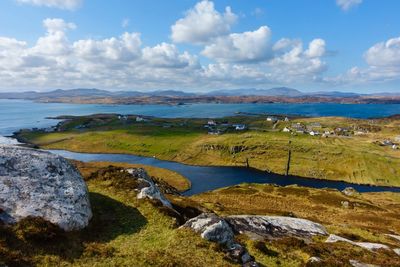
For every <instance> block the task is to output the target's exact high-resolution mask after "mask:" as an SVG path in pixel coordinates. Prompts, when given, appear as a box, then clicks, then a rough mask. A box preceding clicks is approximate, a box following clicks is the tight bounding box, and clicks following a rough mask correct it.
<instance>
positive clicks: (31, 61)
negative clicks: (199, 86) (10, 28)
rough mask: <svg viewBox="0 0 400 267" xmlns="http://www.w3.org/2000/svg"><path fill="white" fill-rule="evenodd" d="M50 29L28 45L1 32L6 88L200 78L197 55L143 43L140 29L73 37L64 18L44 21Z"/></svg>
mask: <svg viewBox="0 0 400 267" xmlns="http://www.w3.org/2000/svg"><path fill="white" fill-rule="evenodd" d="M43 25H44V27H45V29H46V34H45V35H44V36H42V37H40V38H38V40H37V42H36V44H35V45H33V46H31V47H29V46H28V45H27V43H26V42H23V41H19V40H16V39H13V38H7V37H0V80H1V81H2V87H3V88H13V87H15V88H24V89H40V88H71V87H86V86H88V87H102V88H111V89H115V88H119V89H127V88H133V87H135V88H160V87H163V88H166V87H169V86H175V85H176V84H177V81H179V85H182V86H185V87H189V85H190V84H195V82H194V79H196V77H200V74H197V72H199V71H201V68H200V65H199V63H198V61H197V57H195V56H192V55H190V54H189V53H188V52H183V53H180V52H179V50H178V48H177V47H176V46H175V45H173V44H167V43H162V44H160V45H156V46H154V47H142V42H141V39H140V33H128V32H126V33H123V34H122V35H120V36H119V37H110V38H105V39H101V40H95V39H81V40H77V41H75V42H70V41H69V40H68V38H67V31H68V30H70V29H74V28H76V26H75V25H74V24H72V23H67V22H65V21H64V20H61V19H46V20H44V21H43Z"/></svg>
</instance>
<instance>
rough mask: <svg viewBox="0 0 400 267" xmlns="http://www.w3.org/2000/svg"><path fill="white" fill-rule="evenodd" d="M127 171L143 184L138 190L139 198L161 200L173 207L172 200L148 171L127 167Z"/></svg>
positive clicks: (165, 204)
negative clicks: (170, 200) (165, 194)
mask: <svg viewBox="0 0 400 267" xmlns="http://www.w3.org/2000/svg"><path fill="white" fill-rule="evenodd" d="M127 171H128V172H129V173H130V174H131V175H132V176H133V178H136V179H137V180H138V182H139V184H140V185H141V186H140V187H139V188H138V190H139V193H138V195H137V198H138V199H144V198H148V199H152V200H157V201H160V202H161V203H162V204H163V205H164V206H166V207H168V208H171V209H173V208H172V204H171V202H169V200H168V199H167V198H166V197H165V196H164V194H163V193H162V192H161V191H160V189H159V188H158V186H157V185H156V184H155V183H154V181H153V180H152V179H151V178H150V177H149V176H148V175H147V173H146V171H145V170H144V169H142V168H137V169H127Z"/></svg>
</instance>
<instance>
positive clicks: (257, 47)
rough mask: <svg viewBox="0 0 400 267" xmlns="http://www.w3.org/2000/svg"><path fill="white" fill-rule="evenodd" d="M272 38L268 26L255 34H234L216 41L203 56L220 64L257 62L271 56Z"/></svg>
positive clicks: (204, 51)
mask: <svg viewBox="0 0 400 267" xmlns="http://www.w3.org/2000/svg"><path fill="white" fill-rule="evenodd" d="M270 38H271V30H270V29H269V28H268V27H267V26H262V27H260V28H259V29H258V30H256V31H253V32H243V33H232V34H230V35H227V36H223V37H219V38H217V39H215V41H214V42H213V43H212V44H209V45H207V46H206V47H205V48H204V50H203V51H202V54H203V55H204V56H206V57H208V58H211V59H214V60H216V61H219V62H257V61H261V60H265V59H266V58H268V57H270V56H271V55H270V48H269V47H270V44H269V41H270Z"/></svg>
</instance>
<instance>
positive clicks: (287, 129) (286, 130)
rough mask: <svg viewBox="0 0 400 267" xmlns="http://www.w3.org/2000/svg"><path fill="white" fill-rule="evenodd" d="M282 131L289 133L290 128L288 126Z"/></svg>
mask: <svg viewBox="0 0 400 267" xmlns="http://www.w3.org/2000/svg"><path fill="white" fill-rule="evenodd" d="M282 132H284V133H290V129H289V128H288V127H285V128H283V130H282Z"/></svg>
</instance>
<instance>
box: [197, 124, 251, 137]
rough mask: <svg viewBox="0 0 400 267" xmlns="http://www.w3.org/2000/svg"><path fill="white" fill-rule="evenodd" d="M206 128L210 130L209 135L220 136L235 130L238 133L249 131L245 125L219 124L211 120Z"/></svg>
mask: <svg viewBox="0 0 400 267" xmlns="http://www.w3.org/2000/svg"><path fill="white" fill-rule="evenodd" d="M204 128H207V129H208V134H211V135H220V134H223V133H224V132H225V131H226V130H228V129H234V130H236V131H244V130H246V129H247V126H246V125H245V124H230V123H220V124H218V123H217V122H216V121H214V120H209V121H208V122H207V124H205V125H204Z"/></svg>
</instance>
